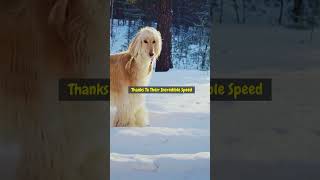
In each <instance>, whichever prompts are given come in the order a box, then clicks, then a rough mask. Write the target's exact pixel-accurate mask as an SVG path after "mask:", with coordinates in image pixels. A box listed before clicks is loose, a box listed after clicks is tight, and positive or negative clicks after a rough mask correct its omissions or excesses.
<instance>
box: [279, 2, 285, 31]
mask: <svg viewBox="0 0 320 180" xmlns="http://www.w3.org/2000/svg"><path fill="white" fill-rule="evenodd" d="M279 1H280V12H279V18H278V23H279V24H280V25H281V24H282V17H283V6H284V2H283V0H279Z"/></svg>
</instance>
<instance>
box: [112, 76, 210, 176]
mask: <svg viewBox="0 0 320 180" xmlns="http://www.w3.org/2000/svg"><path fill="white" fill-rule="evenodd" d="M209 82H210V74H209V72H207V71H196V70H171V71H169V72H155V73H154V74H153V76H152V79H151V82H150V85H154V86H164V85H166V86H170V85H172V86H179V85H182V86H188V85H189V86H195V90H196V92H195V94H149V95H147V98H146V103H147V107H148V109H149V116H150V127H144V128H111V131H110V135H111V153H110V165H111V180H127V179H130V180H144V179H148V180H149V179H152V180H164V179H166V180H209V179H210V153H209V152H210V131H209V130H210V120H209V119H210V98H209ZM113 115H114V109H112V111H111V118H112V117H113Z"/></svg>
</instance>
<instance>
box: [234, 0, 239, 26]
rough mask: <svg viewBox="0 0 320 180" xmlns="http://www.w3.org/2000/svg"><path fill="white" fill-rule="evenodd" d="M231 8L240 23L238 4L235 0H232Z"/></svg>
mask: <svg viewBox="0 0 320 180" xmlns="http://www.w3.org/2000/svg"><path fill="white" fill-rule="evenodd" d="M233 8H234V11H235V13H236V19H237V23H238V24H240V15H239V5H238V2H237V0H233Z"/></svg>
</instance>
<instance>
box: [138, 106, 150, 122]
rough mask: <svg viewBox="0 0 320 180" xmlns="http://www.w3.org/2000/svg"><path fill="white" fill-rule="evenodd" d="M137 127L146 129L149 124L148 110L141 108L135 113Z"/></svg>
mask: <svg viewBox="0 0 320 180" xmlns="http://www.w3.org/2000/svg"><path fill="white" fill-rule="evenodd" d="M135 119H136V121H135V125H136V126H137V127H145V126H146V125H147V124H148V111H147V108H146V107H144V106H141V108H139V109H138V110H137V111H136V113H135Z"/></svg>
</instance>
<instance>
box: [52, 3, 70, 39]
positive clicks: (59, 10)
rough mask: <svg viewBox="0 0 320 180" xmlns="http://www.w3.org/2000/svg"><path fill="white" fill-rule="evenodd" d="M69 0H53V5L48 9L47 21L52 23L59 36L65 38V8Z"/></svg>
mask: <svg viewBox="0 0 320 180" xmlns="http://www.w3.org/2000/svg"><path fill="white" fill-rule="evenodd" d="M68 3H69V0H55V2H54V5H53V7H52V8H51V10H50V13H49V17H48V23H49V25H52V26H53V27H54V28H55V30H56V31H57V33H58V34H59V36H60V37H61V38H62V39H63V40H64V39H65V37H64V36H65V35H64V34H65V33H64V31H65V29H64V28H65V23H66V20H67V9H68Z"/></svg>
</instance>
